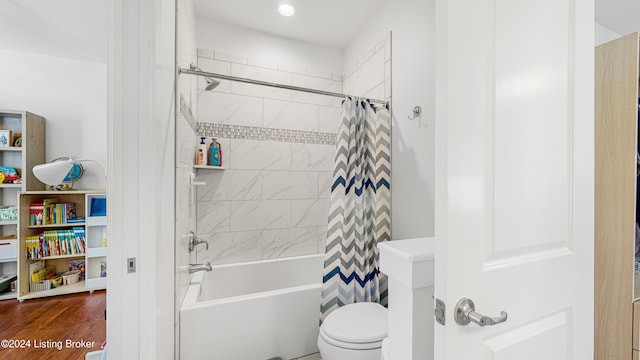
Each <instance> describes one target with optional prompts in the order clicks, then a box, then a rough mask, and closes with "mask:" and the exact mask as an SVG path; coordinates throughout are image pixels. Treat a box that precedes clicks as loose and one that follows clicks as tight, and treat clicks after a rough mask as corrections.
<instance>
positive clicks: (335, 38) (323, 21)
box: [194, 0, 424, 49]
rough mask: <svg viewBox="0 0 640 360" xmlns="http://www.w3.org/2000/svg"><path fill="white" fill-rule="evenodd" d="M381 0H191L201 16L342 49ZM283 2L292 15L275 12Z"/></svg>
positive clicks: (197, 14)
mask: <svg viewBox="0 0 640 360" xmlns="http://www.w3.org/2000/svg"><path fill="white" fill-rule="evenodd" d="M384 1H385V0H233V1H230V0H194V3H195V9H196V16H198V17H200V18H204V19H209V20H216V21H220V22H224V23H227V24H231V25H237V26H240V27H244V28H248V29H252V30H257V31H260V32H266V33H270V34H273V35H278V36H282V37H286V38H291V39H295V40H299V41H304V42H308V43H312V44H318V45H324V46H328V47H333V48H337V49H343V48H344V47H346V46H347V44H349V42H351V40H352V39H353V38H354V37H355V35H356V34H357V33H358V31H359V30H360V29H361V28H362V27H363V25H364V24H365V23H366V22H367V21H369V19H370V18H371V16H372V15H373V14H375V12H376V11H377V10H378V8H380V5H381V4H382V3H384ZM391 1H393V0H391ZM396 1H397V0H396ZM416 1H424V0H416ZM283 2H286V3H289V4H292V5H293V6H294V7H295V9H296V12H295V14H294V15H293V16H291V17H284V16H282V15H280V14H279V13H278V5H279V4H281V3H283Z"/></svg>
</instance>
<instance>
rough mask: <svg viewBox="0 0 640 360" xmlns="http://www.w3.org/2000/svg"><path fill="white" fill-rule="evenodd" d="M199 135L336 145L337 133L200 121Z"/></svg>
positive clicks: (198, 124)
mask: <svg viewBox="0 0 640 360" xmlns="http://www.w3.org/2000/svg"><path fill="white" fill-rule="evenodd" d="M196 133H197V134H198V136H207V137H219V138H229V139H246V140H263V141H281V142H293V143H304V144H324V145H335V144H336V138H337V134H331V133H321V132H313V131H300V130H287V129H271V128H264V127H254V126H241V125H228V124H215V123H205V122H198V123H197V130H196Z"/></svg>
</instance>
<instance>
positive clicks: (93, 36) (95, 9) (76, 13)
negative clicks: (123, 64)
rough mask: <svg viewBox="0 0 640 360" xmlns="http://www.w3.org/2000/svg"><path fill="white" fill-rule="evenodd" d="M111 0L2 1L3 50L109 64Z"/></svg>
mask: <svg viewBox="0 0 640 360" xmlns="http://www.w3.org/2000/svg"><path fill="white" fill-rule="evenodd" d="M107 1H108V0H55V1H51V0H0V48H4V49H10V50H17V51H22V52H28V53H37V54H44V55H52V56H60V57H68V58H73V59H80V60H87V61H95V62H105V63H106V58H107Z"/></svg>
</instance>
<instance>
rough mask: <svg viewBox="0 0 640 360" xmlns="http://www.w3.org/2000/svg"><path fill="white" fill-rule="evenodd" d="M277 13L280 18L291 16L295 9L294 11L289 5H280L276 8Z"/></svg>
mask: <svg viewBox="0 0 640 360" xmlns="http://www.w3.org/2000/svg"><path fill="white" fill-rule="evenodd" d="M278 12H279V13H280V15H282V16H291V15H293V13H295V12H296V9H294V8H293V6H291V5H289V4H282V5H280V7H278Z"/></svg>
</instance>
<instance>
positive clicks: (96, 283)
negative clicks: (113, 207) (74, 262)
mask: <svg viewBox="0 0 640 360" xmlns="http://www.w3.org/2000/svg"><path fill="white" fill-rule="evenodd" d="M106 201H107V196H106V194H105V193H91V194H87V195H86V199H85V204H86V207H85V209H86V215H85V218H86V225H85V229H86V234H87V253H86V254H85V256H86V262H85V269H86V287H87V288H88V289H90V290H97V289H104V288H106V286H107V277H106V276H103V275H104V274H103V270H106V264H107V247H106V246H103V241H102V240H103V236H105V238H106V231H107V216H106ZM99 204H101V205H99ZM97 205H99V206H97ZM96 206H97V207H98V208H100V209H97V208H96ZM96 211H97V213H96ZM104 245H106V244H104Z"/></svg>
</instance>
